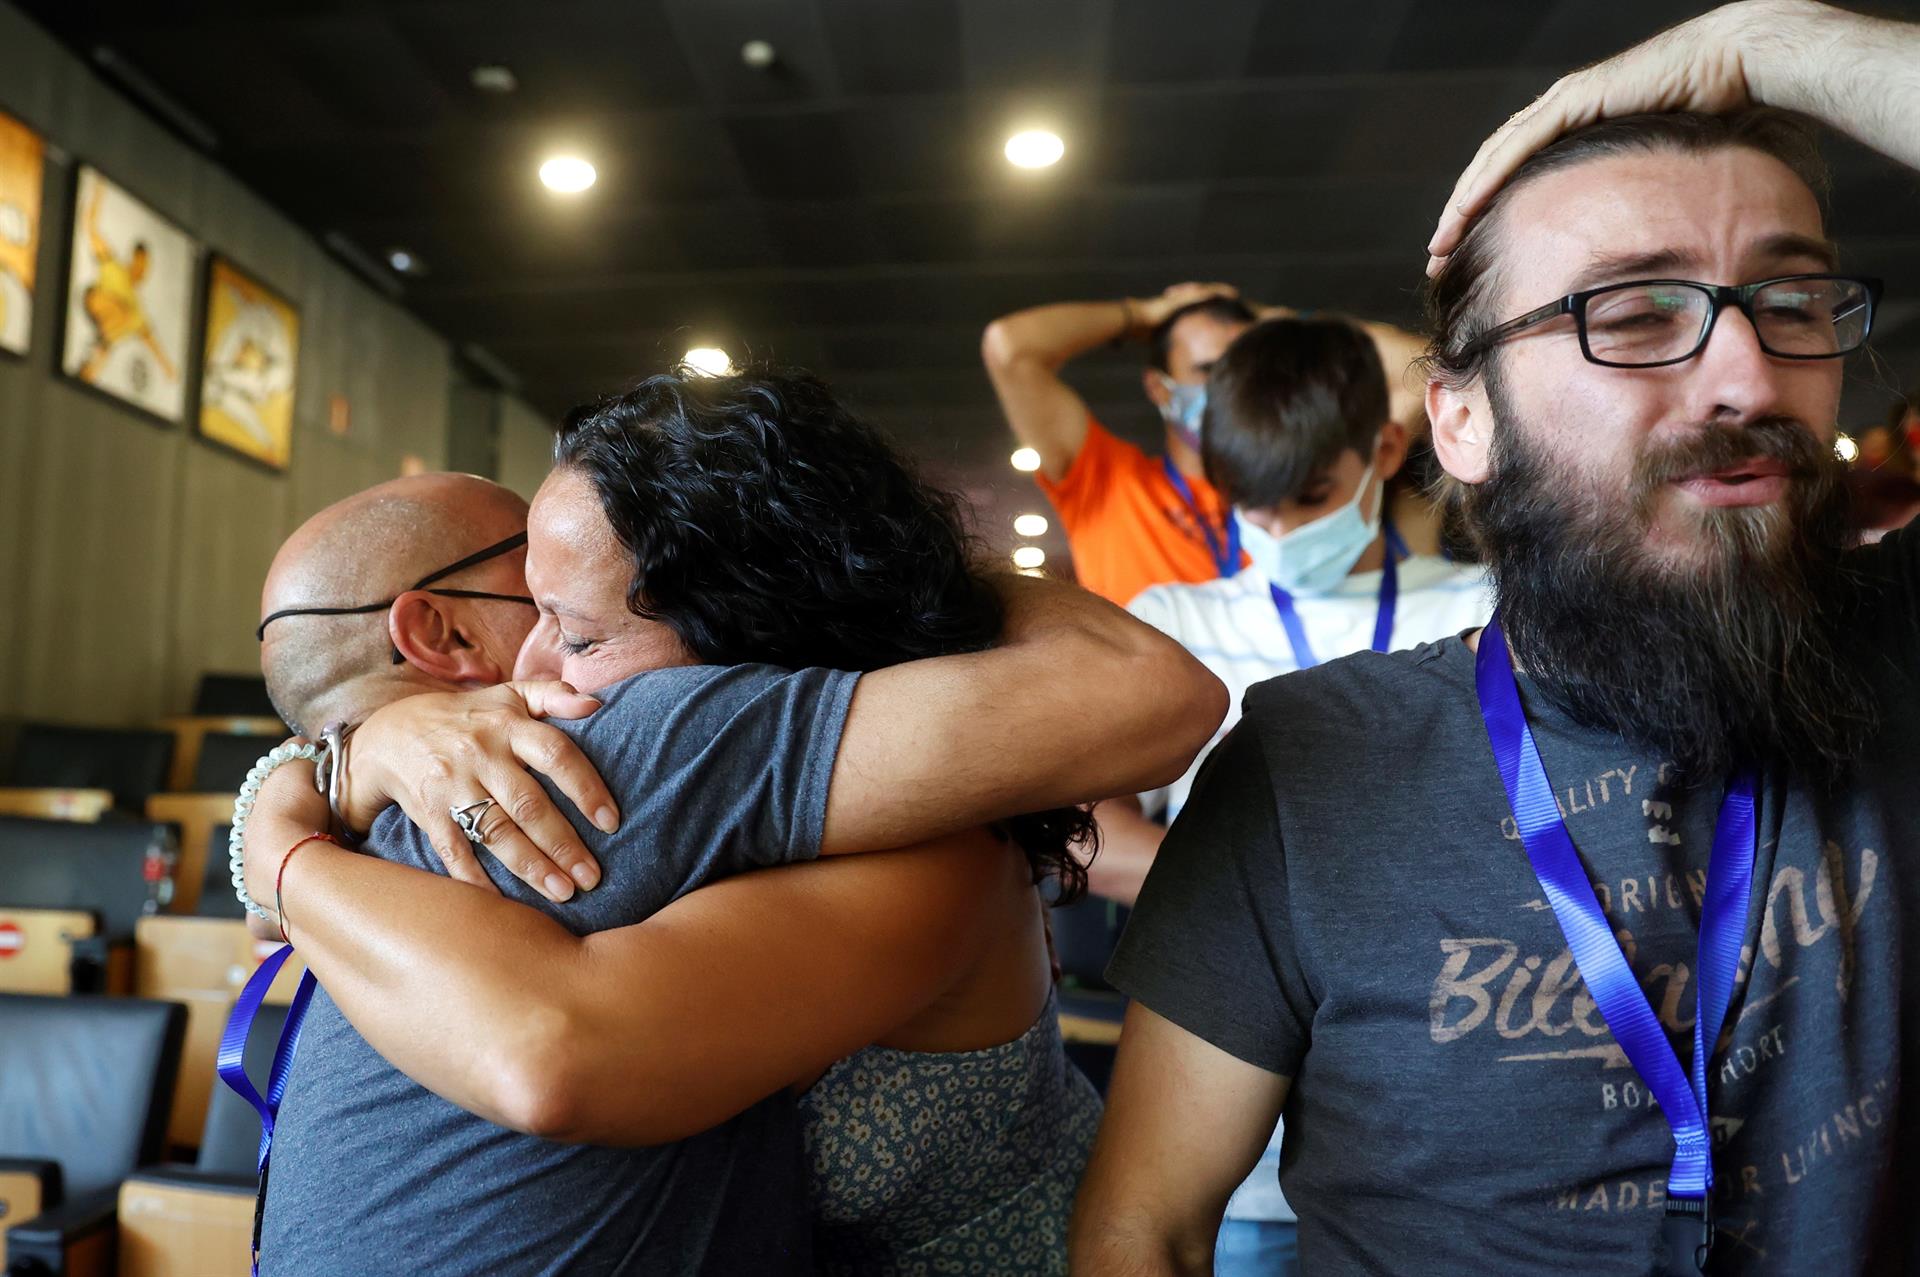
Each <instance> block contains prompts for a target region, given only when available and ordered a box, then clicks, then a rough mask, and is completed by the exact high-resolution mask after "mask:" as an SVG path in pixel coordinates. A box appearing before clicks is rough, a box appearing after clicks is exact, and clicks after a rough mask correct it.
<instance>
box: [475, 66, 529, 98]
mask: <svg viewBox="0 0 1920 1277" xmlns="http://www.w3.org/2000/svg"><path fill="white" fill-rule="evenodd" d="M467 82H468V83H469V84H471V85H473V87H474V88H476V89H478V90H480V91H481V92H482V93H511V92H513V91H514V90H515V89H517V88H519V87H520V78H519V77H518V76H516V75H515V74H514V73H513V68H512V67H504V66H501V65H499V64H498V63H488V64H487V65H485V66H477V67H475V68H474V69H473V70H472V71H471V72H470V73H469V74H468V76H467Z"/></svg>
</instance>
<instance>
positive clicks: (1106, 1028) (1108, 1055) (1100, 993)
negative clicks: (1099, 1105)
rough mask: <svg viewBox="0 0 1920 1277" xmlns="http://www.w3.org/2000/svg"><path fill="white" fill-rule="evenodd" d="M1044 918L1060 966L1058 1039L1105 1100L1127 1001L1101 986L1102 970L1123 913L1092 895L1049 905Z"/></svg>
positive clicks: (1117, 935) (1123, 919)
mask: <svg viewBox="0 0 1920 1277" xmlns="http://www.w3.org/2000/svg"><path fill="white" fill-rule="evenodd" d="M1048 917H1049V925H1050V927H1051V930H1052V934H1053V950H1054V957H1055V960H1056V961H1058V962H1059V964H1060V989H1059V992H1058V999H1059V1007H1060V1036H1061V1037H1062V1038H1063V1039H1064V1040H1065V1041H1066V1044H1067V1057H1068V1058H1069V1059H1071V1060H1072V1061H1073V1062H1074V1063H1075V1064H1077V1065H1079V1066H1080V1071H1081V1072H1082V1073H1085V1074H1086V1075H1087V1078H1088V1080H1090V1081H1091V1082H1092V1083H1093V1085H1094V1088H1095V1089H1096V1090H1098V1091H1099V1092H1100V1093H1101V1094H1102V1095H1105V1094H1106V1090H1107V1078H1108V1077H1109V1076H1111V1074H1112V1072H1113V1057H1114V1053H1115V1048H1116V1046H1117V1044H1118V1043H1119V1041H1120V1022H1121V1021H1122V1020H1123V1019H1124V1018H1125V1016H1126V1012H1127V1000H1126V998H1125V997H1124V996H1123V995H1122V994H1120V993H1118V992H1116V991H1115V990H1114V988H1113V986H1111V985H1109V984H1108V983H1107V976H1106V969H1107V961H1108V959H1110V958H1111V957H1112V956H1113V949H1114V946H1115V945H1116V944H1117V943H1119V940H1120V931H1121V928H1122V927H1124V926H1125V925H1126V917H1127V910H1126V909H1125V908H1124V907H1123V906H1121V905H1117V904H1115V903H1113V902H1112V901H1110V900H1102V899H1100V898H1099V897H1098V896H1084V897H1082V898H1081V899H1080V900H1078V901H1077V902H1075V903H1074V904H1071V905H1067V906H1065V907H1061V906H1058V905H1056V906H1054V907H1053V908H1052V909H1051V910H1050V911H1049V915H1048Z"/></svg>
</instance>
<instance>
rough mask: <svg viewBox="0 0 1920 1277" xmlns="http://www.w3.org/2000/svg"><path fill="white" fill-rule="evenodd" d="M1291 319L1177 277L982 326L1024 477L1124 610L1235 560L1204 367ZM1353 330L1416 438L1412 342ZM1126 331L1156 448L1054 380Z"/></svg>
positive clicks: (1080, 571)
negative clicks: (1154, 417)
mask: <svg viewBox="0 0 1920 1277" xmlns="http://www.w3.org/2000/svg"><path fill="white" fill-rule="evenodd" d="M1293 313H1294V312H1292V311H1289V310H1287V309H1285V308H1283V307H1255V306H1253V305H1250V304H1249V303H1247V302H1246V301H1244V300H1242V299H1241V297H1240V295H1239V293H1238V292H1237V291H1236V290H1235V289H1234V288H1233V287H1232V286H1231V285H1229V284H1175V285H1173V286H1172V287H1171V288H1169V289H1167V290H1166V291H1165V292H1163V293H1161V294H1160V295H1159V296H1158V297H1152V298H1147V299H1145V300H1141V299H1134V298H1123V299H1120V300H1117V301H1102V302H1061V303H1057V304H1055V305H1050V306H1036V307H1033V308H1031V309H1029V310H1022V311H1017V312H1015V313H1014V314H1011V315H1005V316H1002V317H1001V318H999V319H996V320H994V321H993V322H992V323H991V324H989V325H987V331H986V334H985V336H984V337H983V339H982V341H981V344H980V351H981V357H982V358H983V359H984V360H985V362H986V365H987V375H988V376H989V377H990V378H992V380H993V389H994V393H995V394H996V395H998V396H999V399H1000V407H1001V409H1002V411H1004V412H1005V413H1006V414H1007V422H1008V424H1009V425H1011V426H1012V427H1013V433H1014V434H1015V435H1016V436H1017V437H1018V438H1019V440H1020V442H1021V443H1023V444H1025V445H1026V446H1027V447H1029V448H1032V449H1033V450H1034V451H1036V452H1038V453H1039V454H1040V471H1039V473H1038V475H1036V476H1035V477H1036V479H1037V481H1038V482H1039V484H1040V490H1041V491H1042V492H1044V493H1046V494H1047V499H1048V500H1049V501H1051V502H1052V503H1053V508H1054V510H1055V511H1056V512H1057V513H1058V514H1059V516H1060V524H1061V527H1062V528H1063V529H1065V531H1066V534H1067V543H1068V544H1069V545H1070V546H1071V547H1072V549H1073V564H1074V570H1075V572H1076V573H1077V575H1078V576H1079V579H1080V584H1082V585H1084V586H1085V587H1086V588H1087V589H1089V590H1092V591H1093V592H1094V593H1095V594H1100V595H1104V596H1105V597H1107V598H1109V599H1112V600H1113V601H1114V602H1116V603H1119V604H1121V605H1122V606H1125V605H1126V604H1127V603H1128V602H1130V601H1131V600H1132V599H1133V596H1134V595H1136V594H1138V593H1139V592H1140V591H1141V590H1144V589H1146V588H1147V587H1148V586H1149V585H1158V584H1160V583H1161V582H1163V581H1184V582H1195V583H1197V582H1202V581H1211V580H1214V579H1216V578H1218V577H1223V576H1232V575H1233V574H1234V573H1236V572H1238V571H1239V570H1240V568H1241V567H1242V566H1243V565H1244V564H1245V562H1246V558H1245V556H1244V555H1243V554H1241V552H1240V545H1239V538H1238V536H1237V535H1236V533H1237V531H1238V529H1236V528H1235V527H1234V524H1233V521H1232V519H1230V518H1229V517H1228V511H1227V507H1226V504H1225V503H1224V502H1222V501H1221V499H1220V497H1219V494H1218V493H1216V492H1215V491H1214V490H1213V486H1212V485H1211V484H1210V483H1208V482H1207V479H1206V475H1205V474H1204V473H1203V472H1202V469H1201V463H1200V423H1201V419H1202V415H1203V413H1204V411H1205V408H1206V383H1207V372H1208V370H1209V369H1211V368H1212V367H1213V363H1214V361H1215V360H1216V359H1218V358H1219V357H1220V355H1221V354H1222V352H1224V351H1225V350H1226V348H1227V347H1228V346H1229V345H1231V344H1232V343H1233V339H1234V338H1236V337H1238V336H1239V335H1240V334H1241V333H1242V332H1244V331H1245V330H1246V329H1247V328H1248V327H1250V326H1251V325H1252V324H1253V323H1254V321H1255V320H1256V319H1262V318H1271V317H1278V316H1286V315H1291V314H1293ZM1361 327H1363V328H1364V329H1365V330H1366V331H1367V333H1368V335H1369V336H1371V337H1372V338H1373V339H1374V342H1375V344H1376V345H1377V346H1378V347H1379V350H1380V355H1381V361H1382V363H1384V364H1385V365H1386V367H1387V369H1388V380H1389V383H1390V385H1391V387H1392V390H1393V396H1392V398H1393V403H1392V407H1393V417H1394V420H1396V421H1399V422H1401V423H1402V424H1404V425H1407V426H1408V428H1409V433H1411V434H1414V435H1415V436H1416V437H1418V436H1421V435H1424V434H1425V418H1424V414H1423V412H1422V410H1421V406H1420V398H1419V394H1418V393H1417V392H1416V391H1414V390H1410V389H1408V388H1407V386H1406V384H1405V378H1404V376H1403V373H1404V371H1405V369H1406V368H1407V366H1408V364H1409V363H1410V362H1411V361H1412V360H1413V359H1414V358H1415V357H1417V356H1418V354H1419V352H1420V349H1421V345H1420V342H1419V340H1418V339H1417V338H1415V337H1413V336H1411V335H1410V334H1408V333H1404V332H1401V331H1400V330H1399V329H1397V328H1393V327H1390V326H1389V325H1386V324H1363V325H1361ZM1129 338H1144V339H1145V340H1146V341H1147V345H1148V365H1149V366H1148V367H1147V368H1146V369H1145V371H1144V372H1143V373H1142V375H1141V385H1142V387H1143V389H1144V390H1145V391H1146V395H1147V398H1148V400H1150V401H1151V402H1152V403H1153V406H1154V407H1155V408H1156V409H1157V410H1158V411H1159V413H1160V417H1161V420H1162V421H1164V422H1165V423H1166V452H1165V455H1163V456H1159V457H1152V456H1148V455H1147V453H1146V452H1145V451H1143V450H1142V449H1140V448H1138V447H1136V446H1134V445H1133V444H1131V443H1128V442H1126V441H1125V440H1122V439H1120V438H1119V437H1117V436H1116V435H1114V434H1113V433H1112V432H1111V431H1109V430H1108V429H1107V428H1106V427H1105V426H1103V425H1101V424H1100V423H1099V422H1098V421H1096V420H1095V419H1094V417H1093V414H1092V413H1091V412H1089V411H1088V409H1087V405H1086V401H1085V400H1083V399H1081V398H1080V396H1079V395H1078V394H1076V393H1075V392H1074V390H1073V388H1072V387H1070V386H1068V385H1067V383H1066V382H1065V381H1063V380H1061V377H1060V369H1061V368H1062V367H1063V366H1064V365H1065V364H1066V363H1067V361H1068V360H1070V359H1073V358H1074V357H1076V356H1078V355H1082V354H1085V353H1086V352H1087V351H1090V350H1094V349H1097V348H1098V347H1100V346H1105V345H1109V344H1111V343H1113V342H1117V341H1123V340H1127V339H1129ZM1398 517H1399V511H1398V509H1397V508H1396V518H1398ZM1428 522H1431V520H1429V521H1428ZM1402 523H1403V534H1404V535H1406V536H1407V537H1408V539H1409V541H1410V542H1411V541H1413V540H1415V539H1420V540H1422V541H1425V540H1427V539H1428V537H1429V536H1435V534H1432V533H1427V535H1424V536H1423V535H1422V532H1423V531H1424V529H1422V527H1421V521H1420V520H1419V519H1418V518H1415V519H1411V520H1406V519H1403V520H1402ZM1435 539H1436V542H1437V537H1435ZM1414 548H1415V549H1418V550H1421V551H1422V552H1430V548H1429V547H1427V546H1424V545H1417V546H1415V547H1414Z"/></svg>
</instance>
